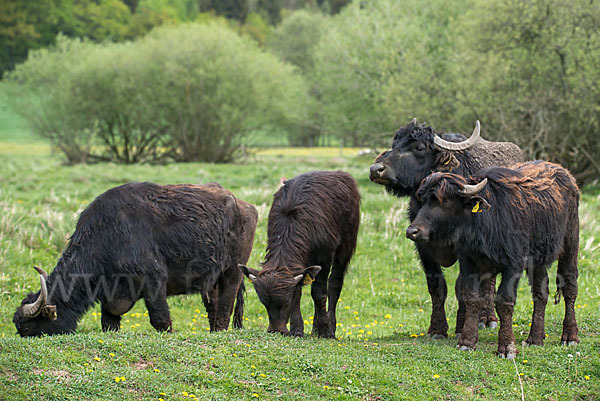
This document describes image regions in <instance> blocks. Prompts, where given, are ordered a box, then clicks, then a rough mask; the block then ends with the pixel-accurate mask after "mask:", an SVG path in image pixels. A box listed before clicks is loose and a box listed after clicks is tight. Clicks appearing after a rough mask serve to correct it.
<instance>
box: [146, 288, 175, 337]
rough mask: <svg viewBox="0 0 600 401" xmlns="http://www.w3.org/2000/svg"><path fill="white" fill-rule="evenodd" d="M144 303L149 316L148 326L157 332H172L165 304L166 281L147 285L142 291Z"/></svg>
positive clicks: (167, 307) (167, 308) (169, 316)
mask: <svg viewBox="0 0 600 401" xmlns="http://www.w3.org/2000/svg"><path fill="white" fill-rule="evenodd" d="M144 302H145V303H146V308H147V309H148V315H149V316H150V324H151V325H152V327H154V328H155V329H156V330H157V331H169V332H170V331H172V323H171V313H170V312H169V304H167V283H166V280H156V281H154V282H150V283H148V285H147V286H146V287H145V291H144Z"/></svg>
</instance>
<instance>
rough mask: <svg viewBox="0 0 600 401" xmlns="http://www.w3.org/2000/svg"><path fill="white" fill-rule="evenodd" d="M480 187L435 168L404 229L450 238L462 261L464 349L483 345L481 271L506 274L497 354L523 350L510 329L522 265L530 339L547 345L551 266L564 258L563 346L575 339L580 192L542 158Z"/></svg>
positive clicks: (413, 234) (487, 177) (496, 174)
mask: <svg viewBox="0 0 600 401" xmlns="http://www.w3.org/2000/svg"><path fill="white" fill-rule="evenodd" d="M482 177H484V178H483V180H482V181H481V182H479V183H477V184H476V185H473V184H474V183H475V182H474V181H471V182H468V181H467V179H465V178H464V177H462V176H460V175H456V174H449V173H434V174H432V175H430V176H429V177H427V178H426V179H425V180H424V181H423V184H421V187H420V188H419V190H418V191H417V200H418V202H419V211H418V213H417V215H416V217H415V218H414V219H413V220H412V222H411V225H410V226H409V227H408V229H407V230H406V233H407V236H408V237H409V238H411V239H412V240H414V241H425V242H426V241H431V240H444V241H445V240H450V241H451V243H452V245H453V247H454V250H455V253H456V255H457V257H458V260H459V262H460V272H461V275H462V276H463V291H464V294H463V298H464V300H465V303H466V320H465V323H464V326H463V330H462V334H461V336H460V339H459V341H458V346H459V347H460V348H461V349H463V350H468V349H473V348H474V347H475V345H476V343H477V313H478V310H479V307H480V303H481V300H482V296H483V294H482V291H481V288H480V286H479V283H480V279H481V277H482V276H483V275H488V276H489V275H493V276H496V275H497V274H498V273H501V274H502V282H501V284H500V287H499V288H498V295H497V297H496V302H495V303H496V310H497V312H498V316H499V317H500V331H499V333H498V353H499V355H501V356H505V357H508V358H514V357H515V356H516V354H517V353H518V351H517V348H516V347H515V337H514V334H513V330H512V315H513V309H514V305H515V300H516V297H517V286H518V284H519V279H520V277H521V274H522V272H523V270H524V269H527V275H528V276H529V281H530V284H531V289H532V294H533V302H534V303H533V318H532V322H531V330H530V332H529V337H528V338H527V340H526V341H525V344H535V345H543V342H544V335H545V333H544V313H545V311H546V303H547V301H548V272H547V270H548V268H549V267H550V266H551V265H552V262H554V261H555V260H557V259H558V274H557V280H556V285H557V290H558V292H557V299H556V301H557V302H558V301H559V300H560V292H562V294H563V295H564V298H565V319H564V322H563V332H562V343H563V344H576V343H578V342H579V340H578V338H577V322H576V321H575V309H574V304H575V298H576V297H577V276H578V272H577V251H578V249H579V218H578V214H577V211H578V207H579V191H578V189H577V184H576V183H575V179H574V178H573V177H572V176H571V174H570V173H569V172H568V171H567V170H565V169H564V168H563V167H561V166H559V165H558V164H553V163H548V162H543V161H536V162H530V163H522V164H518V165H516V166H514V167H513V168H512V169H507V168H501V167H495V168H490V169H488V170H486V171H484V172H483V173H482Z"/></svg>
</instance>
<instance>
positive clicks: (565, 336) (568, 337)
mask: <svg viewBox="0 0 600 401" xmlns="http://www.w3.org/2000/svg"><path fill="white" fill-rule="evenodd" d="M575 216H577V215H575ZM575 218H577V217H575ZM568 232H569V234H567V235H568V237H567V238H566V240H565V247H564V251H563V254H562V255H561V256H560V257H559V258H558V272H557V283H558V282H560V281H562V282H564V285H563V286H562V294H563V296H564V298H565V319H564V320H563V331H562V336H561V339H560V341H561V344H563V345H575V344H578V343H579V338H577V334H578V328H577V321H576V320H575V299H576V298H577V291H578V287H577V278H578V276H579V272H578V270H577V252H578V249H579V235H578V233H579V223H578V222H577V225H576V227H575V228H573V229H571V230H568Z"/></svg>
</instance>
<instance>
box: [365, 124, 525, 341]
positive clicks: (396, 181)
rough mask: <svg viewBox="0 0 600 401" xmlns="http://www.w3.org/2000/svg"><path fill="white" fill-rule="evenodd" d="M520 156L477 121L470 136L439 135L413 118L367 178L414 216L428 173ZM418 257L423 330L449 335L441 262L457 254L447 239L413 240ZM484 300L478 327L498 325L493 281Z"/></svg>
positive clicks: (459, 321)
mask: <svg viewBox="0 0 600 401" xmlns="http://www.w3.org/2000/svg"><path fill="white" fill-rule="evenodd" d="M521 161H523V152H522V151H521V149H519V147H518V146H517V145H515V144H513V143H510V142H488V141H486V140H484V139H482V138H480V127H479V121H477V123H476V127H475V130H474V131H473V135H471V137H470V138H469V139H466V138H465V137H464V136H463V135H461V134H438V133H437V132H436V131H435V130H434V129H433V128H431V127H428V126H426V125H425V124H420V125H418V124H417V122H416V119H415V120H413V121H412V122H411V123H409V124H408V125H406V126H405V127H402V128H400V129H399V130H398V131H397V132H396V135H395V136H394V142H393V144H392V148H391V149H390V150H387V151H385V152H383V153H381V154H380V155H379V156H377V158H376V159H375V162H374V163H373V164H372V165H371V168H370V179H371V181H373V182H375V183H377V184H381V185H385V188H386V190H387V191H388V192H389V193H391V194H394V195H396V196H409V197H410V204H409V208H408V217H409V219H410V220H411V221H412V220H413V219H414V218H415V216H416V214H417V213H416V210H417V209H418V205H417V203H416V200H415V194H416V192H417V189H418V188H419V184H420V183H421V181H422V180H423V179H424V178H425V177H427V176H428V175H429V174H431V173H432V172H436V171H437V172H449V171H452V172H453V173H456V174H459V175H463V176H470V175H473V174H476V173H478V172H479V171H481V170H482V169H484V168H487V167H492V166H508V165H511V164H513V163H517V162H521ZM416 247H417V251H418V253H419V258H420V259H421V263H422V265H423V270H424V271H425V277H426V278H427V288H428V290H429V294H430V296H431V301H432V302H431V309H432V310H431V322H430V325H429V329H428V331H427V334H428V335H429V336H431V337H433V338H440V337H446V336H447V335H448V322H447V320H446V311H445V303H446V296H447V293H448V290H447V286H446V280H445V278H444V274H443V272H442V268H441V267H442V266H444V267H449V266H452V265H453V264H454V263H455V262H456V255H455V254H454V252H453V250H452V247H450V246H449V245H448V243H447V242H439V241H430V242H427V243H417V244H416ZM461 285H462V277H461V276H460V275H459V276H458V278H457V280H456V294H457V298H458V313H457V317H456V333H457V334H458V333H460V332H461V330H462V325H463V322H464V312H465V304H464V302H463V300H462V299H461V298H460V296H459V294H460V293H461V291H460V287H461ZM485 285H486V291H485V293H486V300H487V301H486V302H484V303H483V304H482V309H481V314H480V326H483V327H484V326H486V325H487V326H490V327H496V324H497V323H496V321H497V319H496V315H495V313H494V301H493V300H494V294H495V287H494V286H495V280H494V279H491V280H487V281H486V284H485Z"/></svg>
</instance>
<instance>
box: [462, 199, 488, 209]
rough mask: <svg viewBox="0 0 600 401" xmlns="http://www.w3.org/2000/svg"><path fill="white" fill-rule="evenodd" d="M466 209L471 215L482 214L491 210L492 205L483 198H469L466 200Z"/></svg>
mask: <svg viewBox="0 0 600 401" xmlns="http://www.w3.org/2000/svg"><path fill="white" fill-rule="evenodd" d="M464 204H465V208H468V209H470V210H471V213H481V212H483V211H484V210H489V209H490V208H491V206H490V204H489V203H488V202H487V201H486V200H485V199H483V198H482V197H481V196H469V197H468V198H465V200H464Z"/></svg>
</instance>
